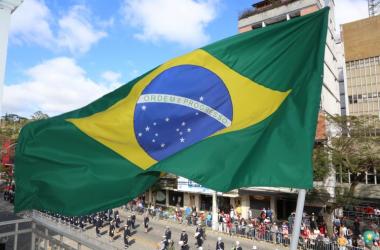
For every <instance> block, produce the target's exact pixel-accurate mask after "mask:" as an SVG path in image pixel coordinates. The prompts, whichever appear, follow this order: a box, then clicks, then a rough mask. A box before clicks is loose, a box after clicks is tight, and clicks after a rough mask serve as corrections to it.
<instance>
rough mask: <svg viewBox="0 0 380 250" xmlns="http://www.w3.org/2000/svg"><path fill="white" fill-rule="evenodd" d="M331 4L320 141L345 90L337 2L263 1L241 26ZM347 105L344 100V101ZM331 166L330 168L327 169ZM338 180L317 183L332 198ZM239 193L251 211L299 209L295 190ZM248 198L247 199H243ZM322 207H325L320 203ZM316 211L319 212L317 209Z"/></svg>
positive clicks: (272, 21) (258, 24) (262, 24)
mask: <svg viewBox="0 0 380 250" xmlns="http://www.w3.org/2000/svg"><path fill="white" fill-rule="evenodd" d="M326 5H328V6H329V7H330V13H329V21H328V33H327V38H326V48H325V61H324V75H323V87H322V93H321V104H320V114H319V119H318V128H317V136H316V141H319V140H326V138H327V136H328V135H329V134H330V131H329V125H328V124H326V119H325V115H326V114H328V115H340V114H341V112H342V111H341V96H340V86H342V87H344V78H343V58H342V57H343V48H342V43H341V41H340V39H339V38H338V36H337V35H336V34H337V31H336V28H335V17H334V10H335V3H334V1H333V0H330V1H322V0H275V1H273V0H263V1H259V2H257V3H255V4H253V5H252V8H250V9H248V10H246V11H244V12H243V13H242V14H241V16H240V18H239V19H240V20H239V23H238V28H239V32H240V33H241V32H246V31H250V30H253V29H263V28H265V27H266V26H269V25H272V24H275V23H278V22H283V21H287V20H290V19H293V18H297V17H300V16H304V15H307V14H309V13H312V12H315V11H317V10H319V9H321V8H323V7H325V6H326ZM343 103H344V101H343ZM326 167H329V166H326ZM335 185H336V178H335V174H334V173H333V172H331V173H330V175H329V176H328V177H327V178H326V179H325V181H324V182H323V183H318V185H317V184H315V186H320V187H323V188H324V189H326V191H327V192H328V193H329V195H330V197H331V198H333V197H335ZM239 193H241V194H245V195H248V196H249V203H250V206H251V208H260V207H271V208H272V209H273V210H274V211H275V212H276V213H277V216H278V217H280V218H281V217H282V218H283V217H284V216H287V215H288V214H289V213H290V212H291V211H292V210H293V209H295V203H296V202H295V197H296V194H295V193H294V190H292V189H285V188H282V189H278V188H246V189H241V190H239ZM242 198H244V197H242ZM308 205H309V208H310V209H315V205H316V204H308V203H306V211H307V210H308ZM319 205H322V204H319ZM312 207H313V208H312ZM314 211H315V210H314Z"/></svg>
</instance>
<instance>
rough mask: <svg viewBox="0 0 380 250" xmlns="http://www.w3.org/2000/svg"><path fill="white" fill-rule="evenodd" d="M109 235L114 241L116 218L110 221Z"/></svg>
mask: <svg viewBox="0 0 380 250" xmlns="http://www.w3.org/2000/svg"><path fill="white" fill-rule="evenodd" d="M108 235H109V236H110V241H113V237H114V236H115V221H114V220H111V222H110V228H109V231H108Z"/></svg>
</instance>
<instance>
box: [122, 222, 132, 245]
mask: <svg viewBox="0 0 380 250" xmlns="http://www.w3.org/2000/svg"><path fill="white" fill-rule="evenodd" d="M130 236H131V230H130V227H129V226H128V225H127V224H125V226H124V236H123V240H124V248H128V247H129V242H128V239H129V237H130Z"/></svg>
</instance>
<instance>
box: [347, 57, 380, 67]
mask: <svg viewBox="0 0 380 250" xmlns="http://www.w3.org/2000/svg"><path fill="white" fill-rule="evenodd" d="M379 63H380V57H379V56H376V57H371V58H366V59H361V60H356V61H351V62H346V68H347V69H358V68H363V67H368V66H371V65H376V64H379Z"/></svg>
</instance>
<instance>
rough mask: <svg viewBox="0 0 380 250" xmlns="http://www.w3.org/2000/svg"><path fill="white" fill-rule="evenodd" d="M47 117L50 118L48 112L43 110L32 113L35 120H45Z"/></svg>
mask: <svg viewBox="0 0 380 250" xmlns="http://www.w3.org/2000/svg"><path fill="white" fill-rule="evenodd" d="M47 118H49V116H48V115H47V114H45V113H43V112H42V111H37V112H34V114H33V115H32V120H33V121H36V120H43V119H47Z"/></svg>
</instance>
